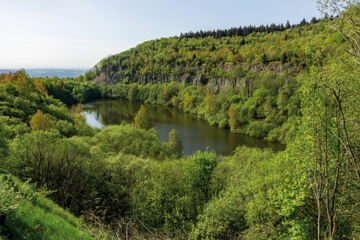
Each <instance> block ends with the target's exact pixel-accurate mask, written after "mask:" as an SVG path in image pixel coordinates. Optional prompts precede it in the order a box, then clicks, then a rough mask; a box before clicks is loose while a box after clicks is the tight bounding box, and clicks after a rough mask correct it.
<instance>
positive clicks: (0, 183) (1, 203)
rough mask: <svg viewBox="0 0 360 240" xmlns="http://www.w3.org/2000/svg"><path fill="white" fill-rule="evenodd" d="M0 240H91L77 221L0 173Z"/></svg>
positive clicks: (15, 180)
mask: <svg viewBox="0 0 360 240" xmlns="http://www.w3.org/2000/svg"><path fill="white" fill-rule="evenodd" d="M0 193H1V195H0V235H1V236H3V237H2V238H1V237H0V239H7V238H9V239H92V238H91V236H90V234H89V233H88V232H87V231H86V230H85V229H83V227H82V226H81V225H80V221H79V219H78V218H76V217H74V216H73V215H72V214H70V213H69V212H67V211H65V210H64V209H62V208H60V207H59V206H58V205H57V204H55V203H54V202H52V201H51V200H49V199H47V198H46V197H44V196H43V195H42V194H40V193H38V192H36V191H35V190H34V188H33V187H32V186H30V185H29V184H27V183H22V182H20V181H19V180H18V179H16V178H15V177H13V176H11V175H10V174H7V173H6V171H4V170H0Z"/></svg>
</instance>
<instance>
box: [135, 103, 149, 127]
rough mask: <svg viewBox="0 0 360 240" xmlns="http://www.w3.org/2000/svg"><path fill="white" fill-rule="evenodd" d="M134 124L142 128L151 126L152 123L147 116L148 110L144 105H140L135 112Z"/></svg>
mask: <svg viewBox="0 0 360 240" xmlns="http://www.w3.org/2000/svg"><path fill="white" fill-rule="evenodd" d="M134 123H135V126H136V127H138V128H143V129H150V128H152V126H153V124H152V122H151V120H150V118H149V116H148V111H147V109H146V107H145V105H141V107H140V110H139V111H138V112H137V113H136V116H135V118H134Z"/></svg>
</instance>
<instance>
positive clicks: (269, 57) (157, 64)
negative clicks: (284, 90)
mask: <svg viewBox="0 0 360 240" xmlns="http://www.w3.org/2000/svg"><path fill="white" fill-rule="evenodd" d="M328 21H337V19H324V20H320V21H315V20H314V21H312V23H307V22H306V23H304V24H299V25H296V26H288V27H284V28H280V29H279V31H276V28H275V27H274V29H271V31H270V30H269V31H270V32H269V31H267V30H266V27H265V28H264V31H260V30H259V29H260V28H254V29H255V30H256V31H255V30H254V32H252V33H250V34H247V35H246V36H238V35H232V36H225V37H214V36H211V34H210V32H209V34H203V35H204V36H205V37H201V34H199V36H198V35H196V36H195V35H194V37H192V36H189V37H186V36H187V35H186V34H183V35H182V36H181V37H177V36H176V37H170V38H161V39H157V40H152V41H147V42H144V43H142V44H139V45H138V46H136V47H135V48H132V49H130V50H128V51H124V52H122V53H119V54H115V55H113V56H110V57H107V58H104V59H103V60H101V61H100V62H99V63H98V64H97V65H96V66H95V67H94V68H93V69H92V70H91V71H88V72H86V73H85V78H86V79H88V80H93V81H95V82H97V83H107V84H116V83H119V82H121V83H133V82H137V83H156V82H161V83H163V82H172V81H174V82H183V83H184V82H185V83H191V84H194V85H209V86H210V87H215V88H227V87H229V86H235V87H236V86H242V85H244V84H246V83H248V82H251V80H252V79H254V78H255V77H256V76H254V74H256V73H259V72H262V71H271V72H274V73H276V74H279V73H283V72H285V73H286V74H288V73H289V74H295V75H297V73H300V72H302V70H303V69H304V68H305V67H306V65H307V64H308V63H309V61H312V59H313V57H314V56H315V55H317V54H322V55H324V54H333V55H334V54H335V55H336V54H337V52H338V53H339V54H340V53H341V52H342V51H340V49H341V48H342V46H343V44H342V43H343V39H342V37H341V36H340V34H339V33H337V32H336V31H334V30H333V29H330V28H329V26H328V24H326V23H327V22H328ZM269 29H270V28H269ZM222 32H223V33H224V34H225V33H226V31H220V33H222ZM188 35H189V34H188ZM209 35H210V36H209Z"/></svg>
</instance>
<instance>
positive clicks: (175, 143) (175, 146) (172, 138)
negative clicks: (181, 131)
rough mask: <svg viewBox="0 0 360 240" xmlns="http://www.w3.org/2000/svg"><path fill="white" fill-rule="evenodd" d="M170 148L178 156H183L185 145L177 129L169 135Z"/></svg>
mask: <svg viewBox="0 0 360 240" xmlns="http://www.w3.org/2000/svg"><path fill="white" fill-rule="evenodd" d="M169 146H170V148H171V149H172V150H173V152H174V154H175V155H176V156H181V154H182V150H183V145H182V142H181V140H180V138H179V135H178V133H177V132H176V130H175V129H172V130H171V131H170V133H169Z"/></svg>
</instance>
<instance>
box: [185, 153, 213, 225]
mask: <svg viewBox="0 0 360 240" xmlns="http://www.w3.org/2000/svg"><path fill="white" fill-rule="evenodd" d="M217 164H218V160H217V157H216V154H215V152H210V151H206V152H200V151H199V152H196V153H195V154H194V155H192V157H191V158H189V159H187V162H186V164H185V169H184V174H185V179H186V188H187V195H188V196H189V197H190V199H191V207H190V208H191V209H190V212H191V215H192V217H191V218H192V220H193V221H195V220H196V217H197V216H198V214H199V213H200V212H201V211H202V209H203V207H204V205H205V204H206V203H207V202H208V201H209V200H210V197H211V191H210V185H211V177H212V173H213V171H214V169H215V168H216V166H217Z"/></svg>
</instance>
